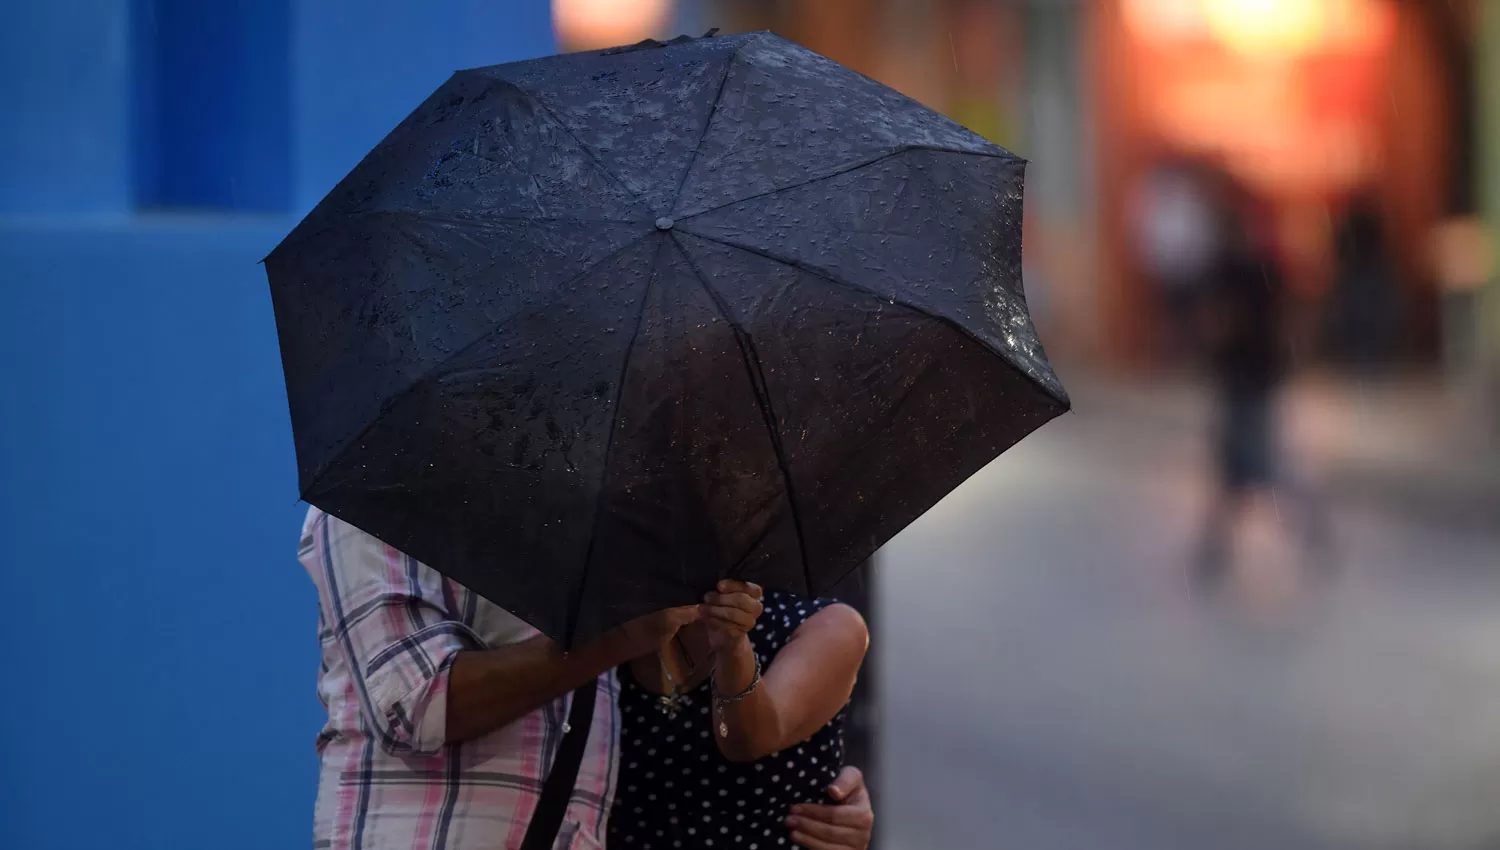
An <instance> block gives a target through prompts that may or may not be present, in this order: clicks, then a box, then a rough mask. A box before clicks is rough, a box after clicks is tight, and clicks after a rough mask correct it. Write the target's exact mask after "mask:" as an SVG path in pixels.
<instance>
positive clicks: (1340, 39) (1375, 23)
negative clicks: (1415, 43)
mask: <svg viewBox="0 0 1500 850" xmlns="http://www.w3.org/2000/svg"><path fill="white" fill-rule="evenodd" d="M1123 4H1124V5H1123V11H1124V15H1125V21H1126V23H1127V25H1129V27H1130V29H1131V30H1132V31H1133V32H1134V33H1135V34H1136V35H1137V36H1139V37H1140V38H1142V39H1143V40H1145V41H1147V42H1149V43H1153V44H1157V45H1163V46H1165V45H1170V44H1182V43H1186V42H1193V41H1200V40H1205V39H1212V40H1214V41H1217V42H1218V43H1220V44H1222V45H1224V46H1225V47H1228V48H1229V49H1231V50H1233V51H1235V52H1237V53H1240V54H1243V55H1249V56H1297V55H1303V54H1307V53H1314V52H1327V51H1340V52H1360V51H1369V50H1375V49H1379V48H1380V47H1381V46H1383V45H1385V44H1386V43H1388V42H1389V40H1390V36H1391V34H1392V32H1393V31H1394V28H1395V15H1394V10H1393V9H1392V8H1391V5H1390V4H1389V3H1385V2H1380V0H1123Z"/></svg>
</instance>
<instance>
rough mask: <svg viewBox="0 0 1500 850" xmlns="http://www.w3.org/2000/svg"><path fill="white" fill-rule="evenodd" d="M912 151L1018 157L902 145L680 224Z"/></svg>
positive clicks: (703, 212)
mask: <svg viewBox="0 0 1500 850" xmlns="http://www.w3.org/2000/svg"><path fill="white" fill-rule="evenodd" d="M912 151H931V152H932V153H951V154H957V155H959V156H982V157H988V158H990V159H1007V158H1008V159H1016V157H1015V156H1014V155H1012V154H998V153H982V152H980V151H961V150H956V149H954V148H940V147H929V146H925V145H902V146H900V147H898V148H896V149H894V150H889V151H886V152H885V153H882V154H878V155H876V156H873V157H870V158H869V159H862V160H859V161H857V162H854V163H849V164H845V165H841V166H839V167H838V168H836V169H834V170H833V171H830V172H828V173H827V174H820V175H818V176H817V177H809V178H807V179H806V180H803V181H801V182H800V183H791V184H788V185H786V186H777V187H776V188H775V189H767V190H766V191H764V192H760V193H758V194H755V195H750V196H748V197H744V198H736V199H734V200H732V201H725V202H724V203H722V204H719V205H718V206H716V207H709V208H708V209H706V210H699V211H698V212H692V213H687V214H686V215H684V216H683V217H682V218H681V220H680V221H679V222H678V223H679V224H681V223H683V222H688V221H692V220H693V219H695V218H697V217H698V216H700V215H708V214H709V213H713V212H718V211H719V210H722V209H725V208H726V207H732V206H734V205H735V204H743V203H747V202H749V201H757V200H760V199H761V198H765V197H769V196H771V195H778V194H780V193H782V192H789V191H791V190H792V189H800V188H802V187H803V186H810V185H812V184H814V183H818V182H821V181H823V180H832V179H833V178H835V177H842V176H844V175H845V174H848V173H850V172H852V171H858V170H860V169H861V168H868V167H870V166H872V165H878V164H879V163H882V162H884V161H886V160H888V159H891V158H892V157H897V156H900V155H902V154H906V153H911V152H912ZM679 191H681V190H680V189H679Z"/></svg>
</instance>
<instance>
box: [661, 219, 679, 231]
mask: <svg viewBox="0 0 1500 850" xmlns="http://www.w3.org/2000/svg"><path fill="white" fill-rule="evenodd" d="M676 226H677V222H675V221H673V220H672V219H670V218H667V217H666V216H662V217H661V218H659V219H657V220H656V229H657V230H671V229H672V228H674V227H676Z"/></svg>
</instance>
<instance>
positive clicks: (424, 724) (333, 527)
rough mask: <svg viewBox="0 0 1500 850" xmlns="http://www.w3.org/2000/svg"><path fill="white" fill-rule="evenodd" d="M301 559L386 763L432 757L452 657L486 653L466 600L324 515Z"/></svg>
mask: <svg viewBox="0 0 1500 850" xmlns="http://www.w3.org/2000/svg"><path fill="white" fill-rule="evenodd" d="M301 555H302V561H303V564H304V565H305V566H306V567H307V569H308V572H309V573H310V574H311V575H312V577H313V580H314V581H315V582H316V583H317V586H318V598H319V603H320V605H321V606H322V609H323V616H324V619H325V628H326V629H327V631H326V632H325V636H326V637H328V638H330V639H331V640H332V642H333V643H334V644H335V645H336V647H337V651H338V652H339V653H340V654H342V655H343V656H344V661H345V663H346V664H347V666H348V669H349V671H350V675H351V676H352V677H353V678H354V684H355V689H356V690H357V692H358V694H359V700H360V713H361V716H362V719H363V721H364V723H365V725H367V726H368V727H369V729H370V731H371V733H372V734H373V735H374V737H375V739H376V740H377V741H379V742H380V745H381V746H382V747H383V748H384V749H385V750H386V752H388V753H391V754H393V755H400V754H417V755H431V754H434V753H436V752H438V751H439V750H440V749H441V748H442V747H443V745H444V744H445V743H446V740H447V707H448V671H449V668H450V667H452V665H453V659H454V656H456V655H457V654H458V653H459V652H460V651H462V650H466V649H470V650H472V649H483V648H485V647H484V641H483V640H481V639H480V638H479V636H478V635H476V634H475V633H474V631H473V630H472V629H471V628H470V627H469V626H468V625H466V624H465V623H464V621H463V619H462V611H463V608H464V606H463V604H462V600H461V599H460V598H459V597H460V593H466V591H458V590H455V588H456V585H453V584H452V583H450V582H447V581H446V580H445V579H443V577H442V576H440V575H439V574H438V573H437V572H435V571H434V570H432V569H431V568H430V567H427V566H426V565H424V564H422V563H420V562H418V561H417V560H416V559H415V558H412V557H410V556H408V555H405V554H402V553H401V552H399V551H397V550H396V549H394V548H393V547H391V546H387V545H386V544H385V543H382V542H381V541H379V540H377V539H376V538H374V537H372V536H370V535H369V534H366V533H365V532H363V531H360V530H359V529H357V528H355V527H354V526H352V525H349V524H348V523H346V522H343V521H341V520H339V519H336V518H334V517H331V516H329V515H328V514H326V513H323V512H322V511H312V512H310V513H309V515H308V522H307V525H306V527H305V528H304V529H303V534H302V543H301Z"/></svg>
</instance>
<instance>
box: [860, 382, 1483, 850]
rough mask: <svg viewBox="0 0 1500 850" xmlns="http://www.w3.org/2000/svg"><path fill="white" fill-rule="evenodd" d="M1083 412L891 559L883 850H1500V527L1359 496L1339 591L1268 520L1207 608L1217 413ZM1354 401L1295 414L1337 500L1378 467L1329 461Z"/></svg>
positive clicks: (1276, 511)
mask: <svg viewBox="0 0 1500 850" xmlns="http://www.w3.org/2000/svg"><path fill="white" fill-rule="evenodd" d="M1070 389H1073V390H1074V392H1075V396H1076V401H1077V402H1078V403H1077V405H1076V409H1077V412H1075V413H1074V414H1072V415H1070V416H1067V417H1064V418H1062V419H1060V420H1058V421H1057V422H1055V423H1053V424H1052V425H1049V426H1048V427H1047V428H1044V429H1043V430H1042V431H1041V432H1039V433H1038V434H1036V435H1033V436H1032V437H1030V438H1028V439H1027V440H1026V441H1024V442H1023V443H1022V444H1021V445H1020V446H1018V447H1017V448H1015V449H1013V450H1011V451H1010V452H1008V453H1007V454H1006V455H1004V456H1003V457H1002V458H1000V459H999V460H998V461H996V462H995V463H994V464H992V465H991V466H989V467H988V468H986V469H985V470H984V471H983V472H981V473H980V474H979V475H977V476H975V477H974V478H973V479H971V480H970V481H969V482H967V483H966V484H965V485H964V486H963V487H961V488H960V489H959V490H958V491H956V492H955V493H954V494H953V495H952V496H950V497H949V498H948V499H947V500H945V501H944V502H943V503H942V504H941V505H939V506H938V507H937V508H936V509H934V510H933V511H932V512H930V513H929V514H928V515H927V516H925V517H923V518H922V519H921V520H919V521H918V522H917V523H915V524H914V525H913V526H912V527H910V528H909V529H908V530H907V531H905V532H904V533H903V534H902V535H900V536H899V537H897V538H896V539H895V540H894V541H892V542H891V543H890V544H889V545H888V546H887V547H886V548H885V549H884V550H883V551H882V554H881V556H880V560H879V562H878V565H877V572H876V574H875V575H876V582H875V596H876V604H877V606H878V619H877V629H876V635H875V642H874V646H873V650H872V651H873V652H874V653H875V657H876V658H877V663H878V664H879V665H880V678H879V686H878V692H879V700H880V729H881V742H880V743H881V754H882V770H881V776H880V777H879V783H880V786H879V792H880V794H879V798H878V803H879V810H878V813H877V817H878V820H879V822H880V824H881V827H880V828H881V839H882V847H884V848H887V850H915V848H937V847H942V848H1009V847H1014V848H1024V850H1093V848H1099V850H1176V848H1183V850H1187V848H1192V849H1193V850H1203V848H1212V850H1240V848H1244V850H1481V848H1500V805H1496V802H1497V801H1500V618H1497V617H1495V616H1494V612H1495V611H1496V610H1497V609H1500V524H1497V523H1494V522H1489V523H1485V522H1477V523H1476V522H1453V521H1451V517H1450V516H1448V513H1447V512H1446V511H1444V510H1437V511H1430V512H1428V513H1426V514H1424V513H1422V512H1420V511H1419V512H1413V511H1410V510H1408V509H1407V506H1403V505H1402V504H1401V503H1400V502H1399V501H1396V502H1392V501H1391V500H1389V499H1386V498H1383V497H1382V498H1356V497H1355V496H1358V495H1359V494H1358V493H1357V488H1355V489H1354V490H1351V489H1349V488H1351V487H1353V485H1351V484H1348V483H1344V484H1341V485H1339V486H1340V487H1343V488H1345V489H1344V490H1341V491H1340V495H1339V496H1338V498H1336V499H1335V500H1334V517H1333V519H1334V527H1335V532H1336V539H1337V548H1338V552H1339V553H1340V558H1339V560H1338V564H1339V569H1338V570H1337V571H1336V572H1334V573H1332V574H1330V575H1325V574H1322V573H1318V572H1315V571H1309V570H1308V569H1307V566H1308V565H1306V564H1304V563H1302V560H1301V558H1300V557H1299V552H1298V550H1297V549H1296V548H1295V547H1294V546H1293V545H1291V543H1290V541H1289V540H1288V539H1287V538H1286V537H1285V536H1284V535H1283V534H1282V532H1281V525H1280V524H1279V523H1278V520H1282V519H1285V516H1284V515H1283V513H1284V512H1285V511H1286V510H1289V507H1288V506H1285V505H1278V504H1276V503H1275V502H1274V500H1273V501H1271V502H1270V503H1268V504H1263V505H1261V506H1260V508H1259V509H1258V510H1257V511H1256V512H1255V513H1253V514H1252V515H1251V516H1250V517H1249V518H1248V520H1247V523H1246V525H1245V526H1244V528H1243V530H1242V533H1241V535H1240V539H1239V541H1238V542H1239V552H1238V554H1239V556H1240V557H1239V563H1238V565H1237V570H1236V572H1235V574H1234V575H1233V576H1232V578H1231V580H1230V581H1229V582H1228V584H1227V585H1226V586H1225V587H1223V588H1221V590H1220V592H1218V593H1216V594H1211V595H1207V596H1205V595H1203V594H1200V593H1195V592H1194V589H1193V586H1192V585H1191V583H1190V582H1189V581H1188V580H1187V570H1186V564H1187V561H1188V553H1190V552H1191V550H1192V544H1193V542H1194V536H1195V532H1196V530H1197V527H1198V525H1197V524H1198V522H1199V519H1200V517H1201V515H1202V508H1203V505H1204V500H1205V497H1206V496H1207V494H1208V493H1209V490H1208V482H1207V479H1206V477H1205V469H1204V466H1203V463H1202V460H1203V455H1204V453H1203V442H1202V439H1201V434H1199V433H1198V428H1197V427H1195V421H1194V419H1193V417H1194V416H1198V417H1199V421H1197V423H1196V425H1197V426H1201V424H1202V421H1201V420H1202V418H1203V416H1204V415H1205V413H1206V410H1207V405H1206V403H1204V401H1203V397H1202V395H1201V393H1200V394H1198V395H1195V391H1194V390H1193V389H1192V388H1191V387H1176V388H1171V387H1169V388H1167V389H1166V390H1160V391H1159V392H1160V395H1159V396H1158V397H1155V398H1153V397H1152V396H1149V395H1146V396H1142V395H1141V394H1140V393H1139V392H1138V391H1118V394H1117V395H1110V392H1111V388H1107V387H1106V388H1104V389H1102V390H1099V389H1095V388H1092V387H1086V386H1083V385H1082V384H1080V383H1079V382H1074V383H1072V384H1070ZM1117 389H1118V388H1116V390H1117ZM1355 389H1356V391H1355V392H1353V393H1331V392H1329V391H1328V390H1327V389H1323V390H1312V389H1310V390H1307V391H1306V392H1307V393H1308V394H1309V396H1310V397H1311V398H1312V399H1313V400H1314V402H1316V401H1317V400H1318V399H1320V398H1321V399H1322V402H1321V405H1322V406H1321V407H1320V406H1319V404H1317V403H1304V404H1303V406H1302V407H1300V408H1298V409H1299V410H1301V411H1302V413H1301V414H1299V415H1302V416H1303V417H1304V421H1312V422H1313V423H1314V424H1316V423H1319V422H1321V423H1322V424H1323V426H1324V431H1325V432H1331V434H1330V433H1322V434H1319V433H1311V435H1310V436H1309V433H1310V431H1309V429H1308V428H1306V427H1304V428H1302V430H1301V432H1300V433H1301V435H1302V437H1303V442H1302V444H1301V445H1299V447H1298V448H1299V452H1302V456H1303V457H1304V459H1306V460H1307V461H1308V462H1309V463H1315V464H1317V465H1319V467H1320V469H1321V470H1322V471H1324V472H1328V471H1330V470H1332V471H1335V472H1337V471H1338V470H1341V469H1358V468H1360V466H1359V463H1358V462H1356V460H1355V459H1357V458H1358V457H1359V456H1360V451H1353V450H1350V449H1349V448H1347V446H1348V445H1349V444H1351V443H1354V444H1359V445H1363V444H1365V443H1369V444H1372V445H1375V446H1377V447H1378V446H1380V445H1382V442H1381V440H1377V439H1375V437H1373V436H1371V435H1370V433H1369V432H1371V431H1372V430H1379V429H1378V428H1375V427H1374V426H1369V425H1367V426H1366V427H1365V429H1364V431H1362V432H1361V433H1362V436H1359V437H1358V438H1350V439H1342V440H1341V439H1338V437H1339V434H1340V432H1341V431H1342V430H1344V429H1346V428H1348V427H1349V423H1350V422H1351V421H1353V422H1355V423H1358V422H1359V419H1358V418H1357V416H1356V415H1355V414H1348V413H1347V412H1346V411H1347V410H1348V409H1349V408H1348V407H1347V405H1348V404H1349V402H1348V401H1346V399H1348V398H1351V397H1352V398H1358V397H1359V392H1358V391H1357V390H1358V388H1355ZM1370 389H1371V388H1365V390H1366V392H1367V393H1368V392H1369V390H1370ZM1168 390H1170V391H1168ZM1319 392H1322V393H1323V395H1321V396H1320V395H1318V393H1319ZM1405 392H1407V393H1410V392H1412V391H1411V390H1406V391H1405ZM1394 397H1397V398H1407V399H1410V398H1411V396H1410V395H1405V396H1403V395H1401V394H1399V393H1395V394H1394ZM1164 399H1165V400H1164ZM1168 402H1171V403H1168ZM1173 404H1175V405H1177V407H1176V408H1173V407H1172V405H1173ZM1173 409H1176V410H1178V411H1179V415H1168V416H1162V414H1161V411H1163V410H1168V411H1170V410H1173ZM1381 409H1382V408H1380V407H1378V406H1377V407H1374V408H1367V409H1366V410H1365V411H1364V413H1362V414H1360V413H1359V411H1358V408H1356V409H1355V410H1356V414H1358V415H1363V416H1371V415H1373V414H1372V413H1371V411H1372V410H1381ZM1194 410H1196V411H1198V412H1197V413H1196V414H1195V413H1193V411H1194ZM1320 410H1322V411H1324V412H1322V413H1318V411H1320ZM1330 410H1331V411H1332V413H1330V412H1328V411H1330ZM1309 411H1311V412H1309ZM1422 415H1423V416H1427V415H1431V410H1426V411H1423V412H1422ZM1350 416H1354V417H1355V418H1354V419H1352V420H1351V419H1350V418H1348V417H1350ZM1420 418H1421V416H1414V417H1413V416H1408V419H1420ZM1439 418H1440V417H1439ZM1406 421H1407V420H1406V419H1401V420H1397V419H1392V418H1390V417H1386V418H1384V419H1381V418H1377V419H1376V422H1377V423H1379V426H1380V427H1383V428H1384V429H1386V430H1387V431H1390V432H1393V433H1397V434H1399V433H1400V432H1401V428H1403V427H1415V426H1408V425H1404V424H1403V425H1398V424H1395V423H1397V422H1406ZM1427 427H1431V426H1430V425H1429V426H1427ZM1310 430H1311V432H1317V431H1318V429H1317V428H1316V427H1314V428H1312V429H1310ZM1194 434H1198V436H1196V437H1195V436H1193V435H1194ZM1430 436H1431V434H1429V437H1430ZM1382 439H1386V440H1389V439H1396V440H1397V442H1399V439H1397V438H1393V437H1385V438H1382ZM1446 439H1447V441H1448V443H1449V444H1450V445H1451V443H1452V442H1453V440H1455V439H1456V438H1452V437H1449V438H1446ZM1429 442H1430V443H1431V445H1432V446H1433V447H1434V449H1436V450H1437V451H1436V454H1438V455H1441V454H1443V452H1442V451H1441V449H1442V448H1443V440H1436V439H1434V440H1430V441H1429ZM1319 451H1322V452H1324V454H1322V455H1319V454H1317V453H1318V452H1319ZM1361 451H1363V452H1364V453H1365V454H1369V453H1370V450H1369V449H1362V450H1361ZM1374 454H1376V455H1377V457H1376V458H1375V460H1377V461H1380V460H1382V458H1381V457H1379V455H1380V452H1379V451H1375V452H1374ZM1330 455H1332V457H1330ZM1402 462H1404V463H1406V464H1408V465H1413V466H1415V467H1417V468H1418V469H1424V468H1425V469H1427V473H1426V474H1427V475H1428V477H1429V478H1430V479H1431V481H1434V482H1437V483H1436V484H1432V483H1429V484H1427V485H1425V486H1433V487H1437V488H1438V489H1439V490H1441V491H1442V492H1443V493H1445V494H1448V495H1445V496H1444V498H1449V499H1450V502H1452V503H1454V504H1461V503H1462V502H1463V497H1462V495H1460V496H1459V497H1451V488H1450V489H1443V488H1444V487H1447V486H1448V485H1447V484H1444V481H1445V479H1444V478H1443V476H1442V475H1438V474H1433V473H1432V472H1431V463H1432V462H1431V461H1429V460H1427V459H1425V458H1424V457H1423V456H1421V455H1418V459H1417V460H1410V459H1407V460H1404V461H1402ZM1385 466H1386V467H1387V468H1390V467H1395V468H1397V469H1399V468H1400V466H1399V464H1397V463H1395V462H1394V461H1392V460H1386V462H1385ZM1376 467H1377V468H1379V467H1380V464H1378V463H1377V464H1376ZM1337 474H1338V475H1346V476H1347V475H1348V473H1343V472H1337ZM1330 477H1331V478H1334V479H1336V478H1337V475H1331V476H1330ZM1474 477H1475V478H1476V479H1479V478H1482V476H1477V475H1476V476H1474ZM1345 480H1346V481H1347V480H1348V479H1347V478H1346V479H1345ZM1447 480H1448V481H1451V480H1454V479H1447ZM1456 480H1464V479H1463V477H1462V475H1460V476H1459V477H1458V479H1456ZM1398 485H1399V486H1398ZM1382 486H1397V489H1399V487H1400V486H1406V485H1405V484H1403V481H1402V479H1401V478H1400V477H1399V476H1397V478H1396V481H1395V483H1394V484H1389V483H1388V484H1387V485H1382ZM1484 486H1488V485H1487V484H1486V485H1484ZM1452 506H1453V505H1452V504H1450V505H1449V507H1450V508H1451V507H1452Z"/></svg>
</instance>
